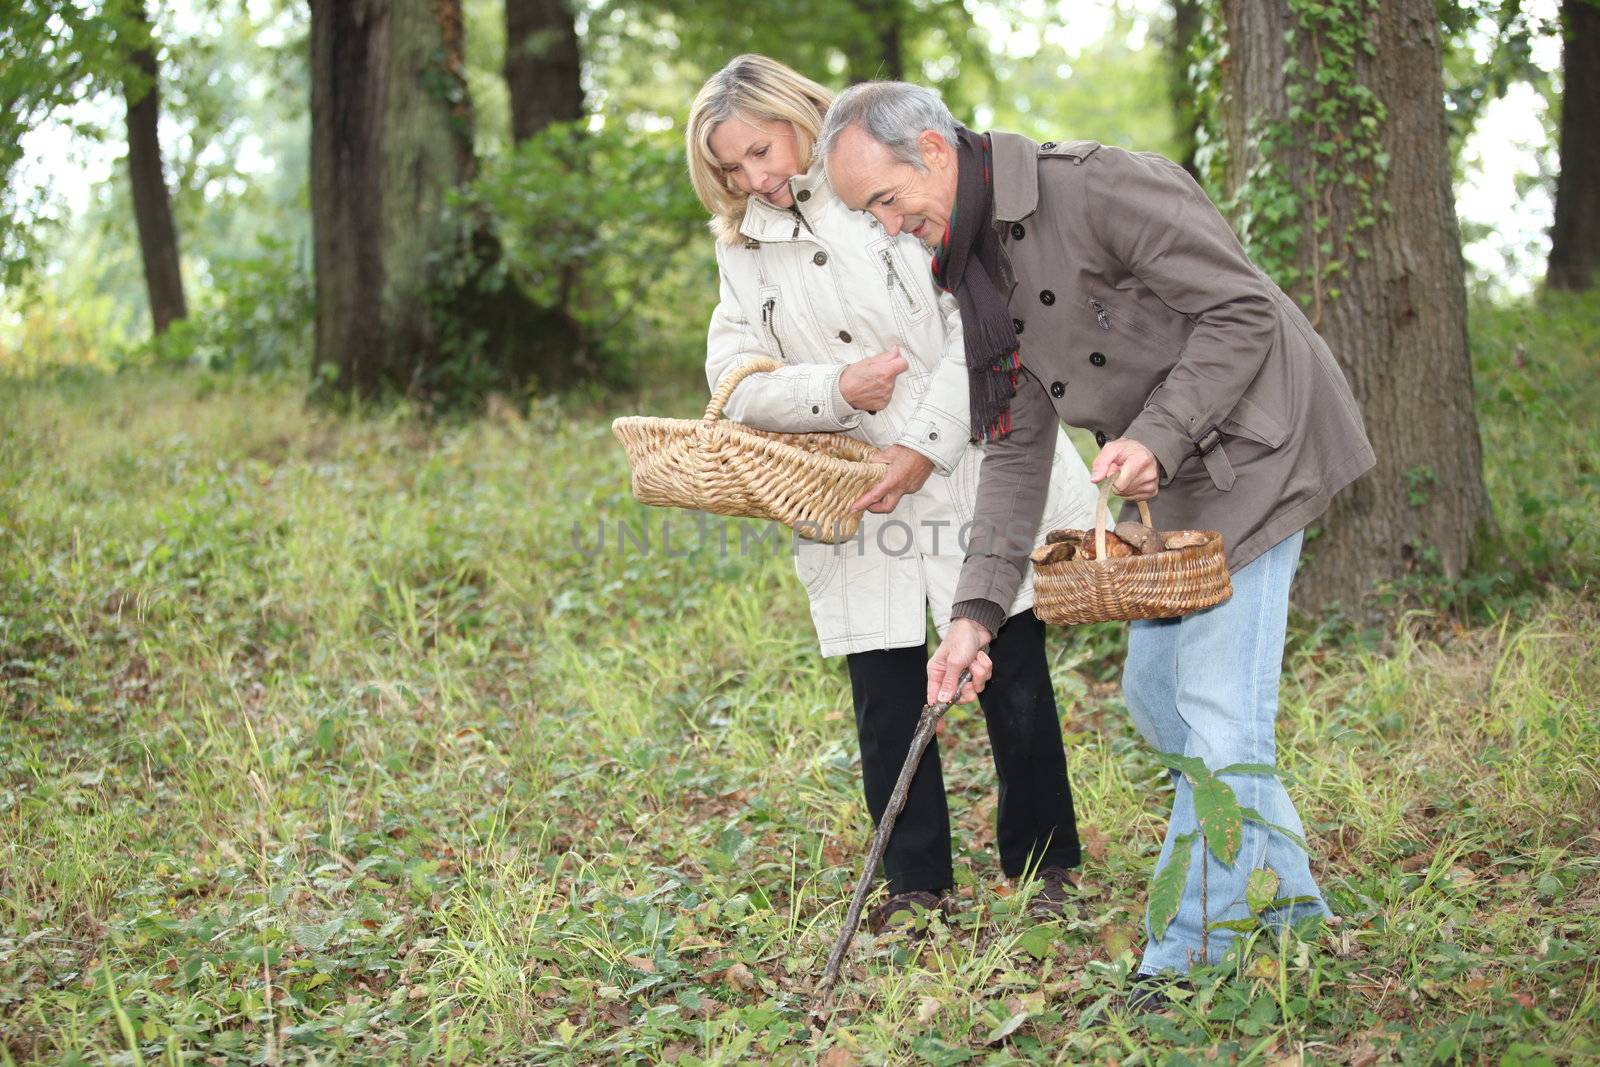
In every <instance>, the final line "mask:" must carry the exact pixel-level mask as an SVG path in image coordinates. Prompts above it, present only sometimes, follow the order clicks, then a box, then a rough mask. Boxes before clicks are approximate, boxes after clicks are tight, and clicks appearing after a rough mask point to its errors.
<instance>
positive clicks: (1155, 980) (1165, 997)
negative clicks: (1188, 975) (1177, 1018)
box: [1128, 974, 1194, 1015]
mask: <svg viewBox="0 0 1600 1067" xmlns="http://www.w3.org/2000/svg"><path fill="white" fill-rule="evenodd" d="M1193 988H1194V986H1193V985H1191V984H1190V983H1189V982H1188V981H1186V980H1184V979H1182V978H1176V977H1173V976H1172V975H1171V974H1137V975H1134V977H1133V985H1132V986H1131V987H1130V988H1129V990H1128V1014H1129V1015H1161V1014H1164V1013H1166V1012H1168V1011H1170V1010H1171V1009H1172V997H1171V996H1169V993H1170V992H1171V991H1172V990H1174V989H1193Z"/></svg>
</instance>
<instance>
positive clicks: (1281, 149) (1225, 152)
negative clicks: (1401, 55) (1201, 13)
mask: <svg viewBox="0 0 1600 1067" xmlns="http://www.w3.org/2000/svg"><path fill="white" fill-rule="evenodd" d="M1378 2H1379V0H1287V3H1288V8H1289V11H1290V12H1291V13H1292V14H1293V15H1294V16H1295V19H1296V25H1295V27H1294V28H1293V29H1291V30H1289V31H1288V33H1287V34H1286V44H1287V45H1288V49H1287V51H1288V54H1289V58H1288V60H1287V61H1286V62H1285V64H1284V71H1283V73H1284V78H1285V82H1286V84H1285V88H1284V95H1285V98H1286V99H1287V101H1288V108H1287V111H1286V113H1285V114H1284V117H1283V119H1282V120H1281V121H1279V120H1277V119H1272V120H1267V119H1264V118H1262V117H1260V116H1251V117H1250V118H1249V120H1248V122H1247V126H1246V129H1245V138H1246V142H1247V143H1246V144H1245V145H1243V146H1240V145H1229V144H1227V143H1226V139H1225V137H1224V135H1223V133H1222V108H1223V99H1222V96H1223V94H1224V92H1225V90H1224V87H1223V84H1222V72H1223V70H1224V65H1225V63H1226V62H1227V45H1226V41H1225V40H1224V38H1223V33H1222V31H1221V25H1222V23H1221V15H1220V9H1219V7H1218V5H1217V4H1216V2H1215V0H1211V2H1210V3H1208V5H1207V8H1206V12H1205V17H1204V19H1203V20H1202V28H1201V31H1200V32H1199V33H1198V34H1196V36H1195V41H1194V44H1193V47H1192V50H1191V58H1192V60H1193V67H1192V72H1193V75H1194V77H1195V79H1196V94H1195V96H1196V107H1197V109H1198V112H1199V114H1200V116H1201V122H1200V127H1199V130H1198V131H1197V142H1198V146H1197V149H1196V153H1195V161H1196V166H1197V167H1199V168H1200V170H1201V172H1202V173H1203V174H1204V175H1205V177H1206V180H1207V184H1208V185H1209V186H1210V188H1211V192H1212V195H1213V197H1214V198H1215V199H1216V200H1217V202H1218V203H1219V204H1221V205H1222V206H1223V208H1224V210H1225V211H1226V212H1227V213H1228V214H1229V215H1230V217H1231V218H1232V219H1233V220H1234V223H1235V225H1236V226H1237V228H1238V230H1239V236H1240V240H1241V241H1243V243H1244V245H1245V248H1246V249H1248V250H1249V252H1250V255H1251V258H1252V259H1254V260H1255V262H1256V263H1257V264H1259V265H1260V266H1261V268H1262V269H1263V270H1265V271H1266V272H1267V274H1268V275H1270V276H1271V277H1272V278H1273V280H1275V281H1276V282H1277V283H1278V284H1279V285H1280V286H1282V287H1283V288H1284V289H1285V290H1286V291H1288V292H1291V293H1294V294H1296V295H1297V296H1298V297H1299V299H1300V302H1301V303H1303V304H1305V305H1306V307H1307V308H1308V311H1309V314H1310V316H1311V321H1312V324H1313V325H1315V324H1316V323H1317V322H1318V321H1319V320H1320V318H1321V310H1322V306H1323V304H1324V303H1326V302H1327V301H1329V300H1334V299H1337V298H1338V296H1339V292H1340V290H1339V280H1340V276H1341V275H1342V274H1343V273H1344V272H1345V270H1346V269H1347V268H1348V264H1349V261H1350V260H1351V259H1352V258H1359V257H1360V256H1362V255H1363V254H1364V252H1363V250H1362V249H1361V248H1360V247H1359V238H1360V235H1361V233H1362V232H1363V231H1365V230H1367V229H1370V228H1371V227H1372V226H1374V225H1375V224H1376V223H1377V218H1378V215H1379V213H1380V212H1382V211H1383V210H1385V208H1384V207H1383V203H1382V200H1381V196H1380V192H1381V188H1382V183H1383V176H1384V174H1385V172H1386V171H1387V170H1388V168H1389V158H1388V156H1387V155H1386V154H1385V153H1384V152H1383V150H1382V147H1381V145H1380V144H1379V140H1378V135H1379V131H1380V129H1381V128H1382V125H1383V122H1384V120H1385V118H1386V117H1387V112H1386V109H1385V107H1384V104H1383V102H1382V101H1381V100H1379V99H1378V98H1377V96H1376V95H1375V94H1374V93H1373V92H1372V91H1371V90H1370V89H1368V88H1367V86H1366V85H1365V84H1364V83H1363V82H1362V80H1361V67H1362V66H1363V64H1364V62H1365V59H1366V57H1368V56H1370V55H1372V54H1373V52H1374V47H1373V44H1372V41H1371V38H1370V33H1371V25H1370V23H1371V18H1372V13H1373V12H1374V11H1376V10H1377V5H1378ZM1302 42H1303V44H1304V47H1302ZM1240 152H1242V153H1243V154H1244V155H1245V156H1246V157H1247V158H1249V159H1250V160H1251V163H1250V166H1249V167H1248V168H1247V169H1246V170H1245V172H1244V174H1243V175H1242V179H1241V180H1239V181H1238V182H1237V186H1236V187H1235V188H1232V189H1229V188H1228V187H1227V186H1228V178H1227V174H1228V170H1229V161H1228V156H1229V154H1230V153H1240ZM1296 155H1300V156H1304V157H1306V158H1309V159H1310V161H1311V162H1310V165H1309V166H1306V167H1304V168H1303V170H1297V169H1296V167H1295V165H1294V164H1293V158H1294V156H1296ZM1338 190H1348V192H1344V191H1338ZM1336 191H1338V192H1337V195H1338V196H1339V198H1340V200H1341V201H1344V202H1346V203H1348V204H1349V205H1350V212H1351V218H1350V220H1349V222H1348V224H1347V225H1346V226H1345V227H1344V228H1343V230H1342V231H1340V230H1338V229H1336V228H1335V226H1334V218H1333V214H1334V212H1333V210H1332V207H1331V205H1332V203H1333V199H1332V198H1333V197H1334V195H1336ZM1347 198H1348V199H1347Z"/></svg>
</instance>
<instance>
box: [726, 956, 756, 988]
mask: <svg viewBox="0 0 1600 1067" xmlns="http://www.w3.org/2000/svg"><path fill="white" fill-rule="evenodd" d="M722 980H723V981H724V982H727V983H728V985H730V986H732V987H733V988H734V989H740V990H745V991H747V992H748V991H749V990H752V989H754V988H755V987H756V976H755V975H754V974H753V973H751V971H750V968H748V967H746V966H745V965H744V964H742V963H735V964H734V965H733V966H732V967H729V968H728V969H727V970H726V971H724V972H723V973H722Z"/></svg>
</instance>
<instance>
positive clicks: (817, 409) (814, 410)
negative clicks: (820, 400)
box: [811, 404, 822, 415]
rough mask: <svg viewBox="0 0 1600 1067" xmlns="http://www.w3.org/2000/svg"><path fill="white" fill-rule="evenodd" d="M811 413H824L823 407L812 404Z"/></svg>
mask: <svg viewBox="0 0 1600 1067" xmlns="http://www.w3.org/2000/svg"><path fill="white" fill-rule="evenodd" d="M811 414H813V415H821V414H822V408H821V407H819V406H818V405H816V404H812V405H811Z"/></svg>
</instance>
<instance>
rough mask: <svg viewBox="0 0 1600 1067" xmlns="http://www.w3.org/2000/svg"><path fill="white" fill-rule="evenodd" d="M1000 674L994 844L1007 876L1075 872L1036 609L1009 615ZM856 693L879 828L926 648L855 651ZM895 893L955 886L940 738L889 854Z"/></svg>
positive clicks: (992, 724)
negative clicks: (1063, 869)
mask: <svg viewBox="0 0 1600 1067" xmlns="http://www.w3.org/2000/svg"><path fill="white" fill-rule="evenodd" d="M988 652H989V658H990V659H991V660H993V662H994V677H993V678H992V679H990V681H989V684H988V685H987V686H986V687H985V688H984V691H983V692H982V693H981V694H979V697H978V703H979V705H980V706H981V707H982V708H983V716H984V721H985V722H986V724H987V725H988V729H989V744H990V746H991V749H992V751H993V753H994V766H995V773H996V775H997V776H998V778H999V780H1000V808H999V812H998V823H999V825H998V827H997V830H996V835H995V837H996V841H997V843H998V844H999V846H1000V866H1001V868H1002V869H1003V870H1004V871H1005V873H1006V876H1007V877H1008V878H1016V877H1018V876H1019V875H1021V874H1022V873H1023V872H1024V871H1025V870H1028V869H1029V868H1044V867H1076V866H1077V865H1078V861H1079V852H1078V824H1077V820H1076V819H1075V818H1074V816H1073V812H1072V787H1071V786H1070V785H1068V784H1067V757H1066V752H1065V750H1064V749H1063V747H1062V743H1061V723H1060V721H1059V719H1058V718H1057V714H1056V699H1055V693H1054V691H1053V690H1052V689H1051V688H1050V671H1049V667H1048V664H1047V662H1046V660H1045V653H1044V623H1042V622H1040V621H1039V620H1038V618H1036V617H1035V616H1034V614H1033V612H1032V611H1031V610H1030V611H1024V612H1021V613H1019V614H1017V615H1013V616H1012V617H1011V618H1010V619H1008V620H1007V621H1006V623H1005V625H1004V626H1002V627H1000V632H999V633H998V634H996V635H995V637H994V640H993V641H992V642H990V644H989V649H988ZM846 658H847V659H848V660H849V664H850V687H851V690H852V692H853V694H854V697H855V708H856V734H857V736H858V737H859V738H860V741H861V777H862V784H863V786H864V789H865V792H866V795H867V808H868V809H869V810H870V811H871V812H872V821H873V824H874V825H876V824H877V822H878V820H879V819H881V818H882V817H883V812H884V809H885V808H887V807H888V805H889V794H890V793H891V792H893V790H894V783H895V780H896V779H897V778H899V776H900V768H901V766H902V765H903V764H904V763H905V759H906V754H907V753H908V752H909V751H910V750H911V736H912V735H913V734H914V733H916V730H917V719H918V717H919V716H920V715H921V714H922V706H923V704H922V702H923V698H924V697H925V696H926V695H927V690H928V672H927V662H928V651H927V649H926V648H890V649H883V650H881V651H873V652H853V653H851V654H850V655H849V656H848V657H846ZM883 870H884V874H885V875H886V876H887V877H888V879H889V892H891V893H909V892H912V891H913V890H919V889H925V890H930V891H932V892H942V891H943V890H946V889H949V888H950V887H951V886H953V885H954V884H955V879H954V877H953V876H952V873H951V867H950V811H949V808H948V807H947V806H946V803H945V795H944V772H943V770H942V769H941V768H940V765H939V742H938V739H937V738H935V739H934V741H933V743H932V744H930V745H929V746H928V749H927V751H926V752H924V753H923V756H922V762H921V763H920V764H919V765H918V767H917V775H916V777H915V778H914V779H912V782H911V791H910V793H909V794H907V796H906V806H905V809H904V810H903V811H901V813H900V817H899V818H898V819H896V820H895V824H894V833H893V834H892V835H890V837H889V847H888V848H887V849H886V850H885V852H884V855H883Z"/></svg>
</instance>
